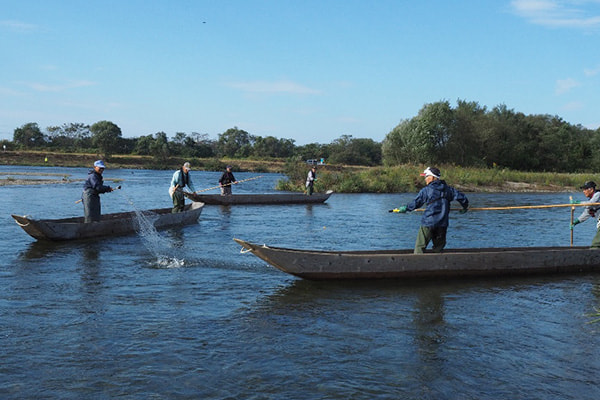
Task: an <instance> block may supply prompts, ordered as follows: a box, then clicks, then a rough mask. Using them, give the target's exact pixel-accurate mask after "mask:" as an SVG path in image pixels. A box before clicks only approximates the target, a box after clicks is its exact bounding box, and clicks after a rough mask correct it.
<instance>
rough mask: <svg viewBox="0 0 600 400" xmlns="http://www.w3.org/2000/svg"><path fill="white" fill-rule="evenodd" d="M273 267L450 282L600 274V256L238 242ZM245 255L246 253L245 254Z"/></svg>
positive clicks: (311, 274)
mask: <svg viewBox="0 0 600 400" xmlns="http://www.w3.org/2000/svg"><path fill="white" fill-rule="evenodd" d="M234 240H235V241H236V242H237V243H239V244H240V245H241V246H242V252H247V251H250V252H252V253H253V254H254V255H255V256H257V257H259V258H261V259H263V260H264V261H266V262H267V263H269V264H271V265H273V266H274V267H276V268H278V269H280V270H282V271H283V272H287V273H288V274H292V275H295V276H298V277H300V278H305V279H311V280H324V279H374V278H450V277H467V276H472V277H476V276H500V275H526V274H542V273H569V272H571V273H572V272H584V271H600V250H598V249H590V248H589V247H526V248H517V247H514V248H472V249H449V250H445V251H444V252H443V253H433V252H431V253H425V254H413V251H412V250H375V251H317V250H297V249H286V248H281V247H273V246H267V245H258V244H254V243H250V242H246V241H243V240H240V239H234ZM244 249H245V250H244Z"/></svg>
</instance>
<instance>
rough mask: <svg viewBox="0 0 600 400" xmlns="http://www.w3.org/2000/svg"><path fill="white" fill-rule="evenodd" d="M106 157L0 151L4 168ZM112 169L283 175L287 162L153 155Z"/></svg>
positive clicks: (84, 163)
mask: <svg viewBox="0 0 600 400" xmlns="http://www.w3.org/2000/svg"><path fill="white" fill-rule="evenodd" d="M100 158H102V156H101V155H99V154H92V153H57V152H41V151H6V152H0V165H30V166H48V167H80V168H89V167H91V166H92V165H93V164H94V161H96V160H98V159H100ZM105 161H106V163H107V166H108V168H113V169H124V168H127V169H157V170H165V169H169V170H171V169H177V168H179V167H181V165H182V164H183V163H184V162H186V161H189V162H190V163H191V164H192V168H193V169H196V170H202V171H221V170H224V169H225V167H226V166H227V165H232V166H233V167H234V170H235V171H251V172H282V171H283V166H284V161H283V160H239V159H235V160H231V159H226V158H224V159H217V158H197V157H192V158H185V159H184V158H181V157H170V158H167V159H164V160H157V159H156V158H154V157H151V156H138V155H129V154H128V155H118V154H117V155H113V156H110V157H109V158H108V159H105Z"/></svg>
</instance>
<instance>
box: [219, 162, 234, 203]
mask: <svg viewBox="0 0 600 400" xmlns="http://www.w3.org/2000/svg"><path fill="white" fill-rule="evenodd" d="M231 168H232V167H231V165H228V166H227V168H226V169H225V172H223V175H221V179H219V187H220V188H221V196H229V195H230V194H231V185H233V184H236V183H237V181H236V180H235V177H234V176H233V172H231Z"/></svg>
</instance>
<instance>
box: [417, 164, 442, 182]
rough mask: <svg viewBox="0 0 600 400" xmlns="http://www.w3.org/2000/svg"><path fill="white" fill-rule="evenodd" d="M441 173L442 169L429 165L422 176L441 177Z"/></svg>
mask: <svg viewBox="0 0 600 400" xmlns="http://www.w3.org/2000/svg"><path fill="white" fill-rule="evenodd" d="M441 175H442V173H441V172H440V170H439V169H437V168H435V167H427V169H425V171H423V173H422V174H421V176H433V177H434V178H438V179H440V176H441Z"/></svg>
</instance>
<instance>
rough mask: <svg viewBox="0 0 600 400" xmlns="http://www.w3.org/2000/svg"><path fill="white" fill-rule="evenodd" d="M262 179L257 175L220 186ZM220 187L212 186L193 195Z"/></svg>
mask: <svg viewBox="0 0 600 400" xmlns="http://www.w3.org/2000/svg"><path fill="white" fill-rule="evenodd" d="M262 177H263V176H262V175H259V176H255V177H254V178H248V179H243V180H241V181H235V182H231V183H226V184H224V185H222V186H229V185H232V184H233V183H236V184H238V183H242V182H248V181H252V180H254V179H258V178H262ZM220 187H221V185H219V186H213V187H209V188H206V189H202V190H196V191H195V192H194V193H202V192H207V191H209V190H213V189H218V188H220Z"/></svg>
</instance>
